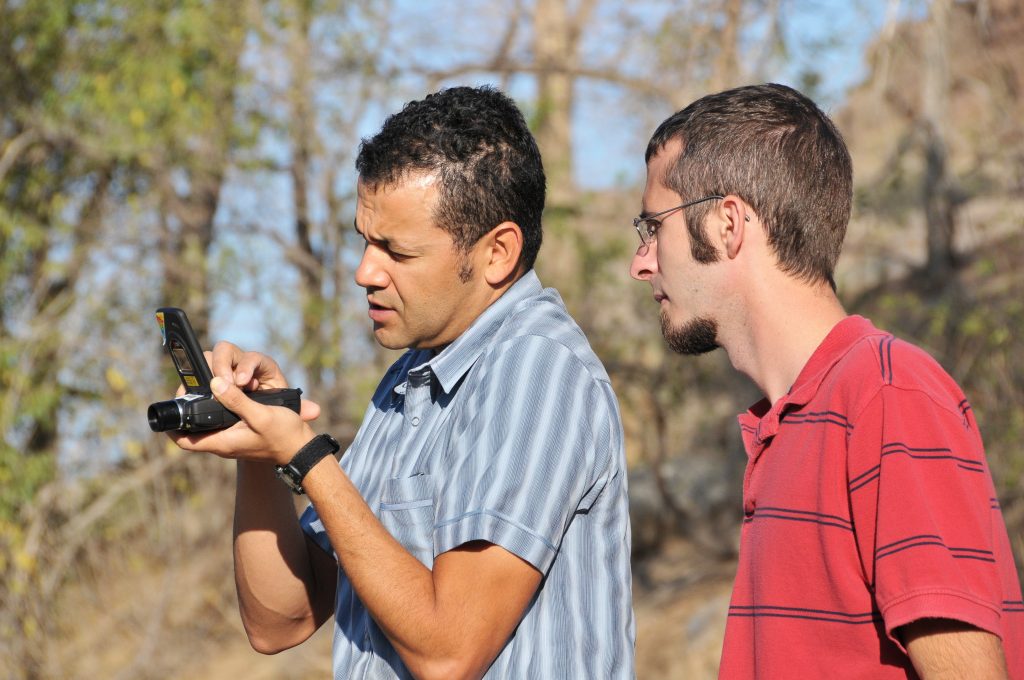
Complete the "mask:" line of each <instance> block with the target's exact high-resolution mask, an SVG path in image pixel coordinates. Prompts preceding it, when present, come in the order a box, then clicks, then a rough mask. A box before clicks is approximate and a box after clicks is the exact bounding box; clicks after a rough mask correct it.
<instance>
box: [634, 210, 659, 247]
mask: <svg viewBox="0 0 1024 680" xmlns="http://www.w3.org/2000/svg"><path fill="white" fill-rule="evenodd" d="M659 226H660V223H659V222H658V221H657V220H652V219H651V218H649V217H648V218H647V219H643V220H640V224H639V225H637V231H639V232H640V241H641V242H642V243H643V244H644V245H645V246H646V245H650V244H651V243H653V242H654V238H655V237H656V236H657V235H658V227H659Z"/></svg>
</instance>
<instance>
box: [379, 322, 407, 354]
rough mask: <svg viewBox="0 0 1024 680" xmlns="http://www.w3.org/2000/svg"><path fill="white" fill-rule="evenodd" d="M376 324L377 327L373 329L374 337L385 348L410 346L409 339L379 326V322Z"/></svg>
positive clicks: (405, 347)
mask: <svg viewBox="0 0 1024 680" xmlns="http://www.w3.org/2000/svg"><path fill="white" fill-rule="evenodd" d="M374 326H376V327H375V328H374V329H373V338H374V339H375V340H376V341H377V344H378V345H380V346H381V347H383V348H384V349H408V348H409V342H408V340H405V339H403V338H399V337H397V336H396V335H395V334H394V333H389V332H388V331H387V329H386V328H384V327H382V326H377V324H374ZM403 340H404V341H403Z"/></svg>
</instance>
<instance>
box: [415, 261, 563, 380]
mask: <svg viewBox="0 0 1024 680" xmlns="http://www.w3.org/2000/svg"><path fill="white" fill-rule="evenodd" d="M543 290H544V287H543V286H542V285H541V283H540V279H538V278H537V274H536V273H535V272H534V271H533V270H532V269H531V270H530V271H528V272H526V273H525V274H524V275H523V276H522V277H520V279H519V280H518V281H516V282H515V283H514V284H512V286H511V287H510V288H509V289H508V290H506V291H505V292H504V293H503V294H502V296H501V297H500V298H498V299H497V300H495V301H494V302H492V303H491V305H490V306H489V307H488V308H487V309H485V310H484V311H483V312H482V313H481V314H480V316H478V317H477V318H476V320H475V321H473V323H472V324H471V325H470V326H469V328H467V329H466V330H465V332H463V334H462V335H460V336H459V337H458V338H456V339H455V341H454V342H452V343H451V344H450V345H448V346H447V347H445V348H444V349H443V350H442V351H441V352H440V353H439V354H438V355H437V356H435V357H434V358H432V359H431V360H430V361H429V362H427V364H426V365H427V366H429V367H430V370H431V371H432V372H433V374H434V377H435V378H436V379H437V382H438V384H439V385H440V387H441V389H442V390H444V392H445V393H446V394H447V393H449V392H451V391H452V389H453V388H454V387H455V386H456V385H457V384H458V383H459V381H460V380H461V379H462V376H464V375H465V374H466V372H467V371H469V369H470V368H471V367H472V366H473V364H474V363H476V360H477V359H478V358H479V357H480V355H481V354H483V351H484V350H485V349H486V348H487V347H488V345H489V344H490V341H491V338H493V337H494V335H495V334H496V333H497V332H498V329H500V328H501V327H502V325H504V323H505V321H506V320H507V319H508V317H509V315H510V314H511V313H512V310H513V309H514V308H515V306H516V305H518V304H519V303H520V302H522V301H524V300H527V299H529V298H531V297H535V296H537V295H540V294H541V293H542V292H543Z"/></svg>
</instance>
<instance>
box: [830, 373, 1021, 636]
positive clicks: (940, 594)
mask: <svg viewBox="0 0 1024 680" xmlns="http://www.w3.org/2000/svg"><path fill="white" fill-rule="evenodd" d="M849 461H850V480H849V488H850V503H851V512H852V513H853V519H854V526H855V531H856V535H857V541H858V548H859V551H860V557H861V562H862V565H863V568H864V570H865V574H866V576H867V579H868V582H869V586H872V587H873V588H874V593H875V601H876V602H877V605H878V608H879V610H880V612H881V614H882V618H883V619H884V621H885V629H886V633H887V634H888V636H889V637H890V639H892V640H893V642H895V643H896V644H897V645H900V646H901V648H902V643H901V641H900V640H899V639H898V638H897V636H896V635H895V633H894V631H895V630H896V629H897V628H899V627H900V626H902V625H906V624H908V623H911V622H913V621H916V620H918V619H922V618H947V619H954V620H958V621H962V622H965V623H967V624H970V625H972V626H975V627H978V628H981V629H983V630H986V631H989V632H991V633H994V634H996V635H999V636H1000V637H1001V636H1002V624H1001V621H1000V614H1001V602H1002V600H1001V597H1002V596H1001V584H1000V574H999V567H998V564H997V560H996V558H997V555H996V547H995V540H996V539H995V531H994V527H993V520H992V510H991V508H992V499H993V498H994V497H995V492H994V487H993V484H992V479H991V475H990V473H989V470H988V465H987V463H986V461H985V455H984V449H983V446H982V443H981V438H980V436H979V435H978V433H977V430H976V426H975V424H974V422H973V421H972V420H971V419H970V418H969V417H968V416H967V414H966V413H965V412H962V411H960V410H956V409H950V408H949V407H948V406H945V405H942V404H939V403H937V402H936V401H935V400H934V399H933V398H932V397H931V396H929V395H928V394H926V393H925V392H923V391H920V390H914V389H902V388H899V387H896V386H892V385H885V386H883V387H882V388H881V389H880V391H879V392H878V394H877V395H876V396H875V397H874V398H873V400H872V401H871V402H870V403H869V404H868V406H867V407H866V409H865V411H864V413H862V414H861V416H860V417H858V418H857V419H856V423H855V427H854V429H853V431H852V433H851V435H850V448H849Z"/></svg>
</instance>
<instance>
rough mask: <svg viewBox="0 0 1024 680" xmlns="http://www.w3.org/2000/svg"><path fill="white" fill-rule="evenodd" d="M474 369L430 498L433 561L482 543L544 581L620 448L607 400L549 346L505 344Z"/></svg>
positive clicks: (571, 359) (533, 341)
mask: <svg viewBox="0 0 1024 680" xmlns="http://www.w3.org/2000/svg"><path fill="white" fill-rule="evenodd" d="M474 370H479V371H480V375H479V376H478V377H477V378H476V379H475V380H473V381H472V382H471V384H469V385H467V386H466V387H467V388H470V389H469V392H468V393H467V394H463V395H461V397H462V398H463V399H464V400H465V401H464V402H463V405H462V408H461V409H460V412H459V414H458V416H457V421H456V422H455V423H454V429H453V435H452V436H453V441H452V444H451V448H450V449H449V460H448V461H447V462H446V464H445V466H444V469H445V470H446V474H447V475H448V477H447V479H445V480H444V483H443V484H441V485H439V487H440V488H438V490H437V496H436V506H435V515H434V516H435V525H434V555H435V556H436V555H439V554H441V553H443V552H446V551H448V550H451V549H453V548H455V547H458V546H459V545H461V544H463V543H466V542H469V541H478V540H479V541H487V542H489V543H493V544H495V545H500V546H501V547H503V548H505V549H506V550H508V551H509V552H512V553H513V554H515V555H518V556H519V557H521V558H522V559H524V560H526V561H527V562H529V563H530V564H532V565H533V566H534V567H536V568H537V569H538V570H539V571H541V572H542V573H546V571H547V569H548V568H549V567H550V565H551V562H552V560H553V559H554V557H555V555H556V554H557V552H558V549H559V546H560V544H561V539H562V536H563V535H564V534H565V532H566V531H567V530H568V528H569V525H570V523H571V522H572V521H573V518H574V516H575V515H576V514H577V513H581V512H585V511H586V510H587V509H588V508H589V506H590V504H591V503H593V502H594V501H595V499H596V498H597V497H598V496H599V495H600V492H601V490H602V489H603V488H604V486H605V483H606V482H607V476H608V469H609V461H610V459H611V456H610V455H609V452H610V450H611V448H612V447H614V446H617V445H621V428H620V427H618V422H619V421H618V414H617V410H616V409H615V406H614V398H613V397H611V396H610V395H611V391H610V387H609V386H608V385H607V383H606V382H602V381H600V380H597V379H595V377H594V376H593V375H592V374H591V372H590V371H589V370H588V368H587V367H586V366H585V365H584V364H583V362H581V361H580V360H579V359H578V358H577V357H576V356H575V355H574V354H573V353H572V352H571V351H569V350H568V349H567V348H565V347H564V346H562V345H560V344H558V343H556V342H554V341H552V340H550V339H546V338H541V337H535V336H528V337H521V338H517V339H515V340H511V341H509V342H506V343H503V344H502V345H499V346H497V347H495V348H494V349H493V350H492V351H491V352H488V353H487V354H486V355H484V356H482V357H481V358H480V360H479V361H478V364H477V366H475V367H474ZM610 400H611V401H610Z"/></svg>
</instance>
